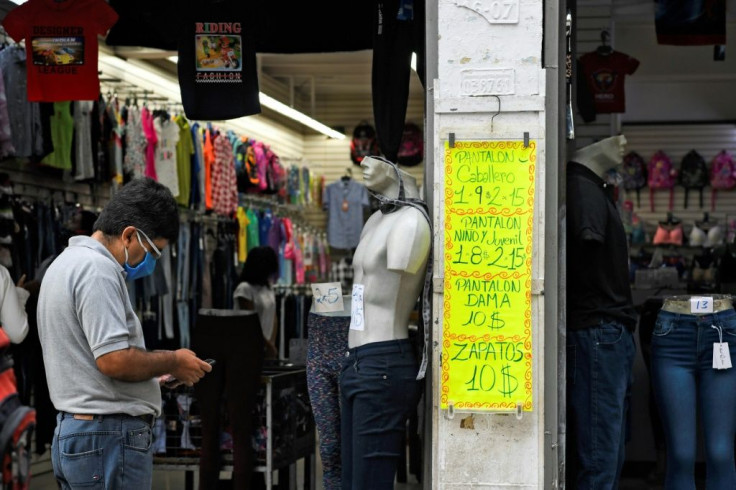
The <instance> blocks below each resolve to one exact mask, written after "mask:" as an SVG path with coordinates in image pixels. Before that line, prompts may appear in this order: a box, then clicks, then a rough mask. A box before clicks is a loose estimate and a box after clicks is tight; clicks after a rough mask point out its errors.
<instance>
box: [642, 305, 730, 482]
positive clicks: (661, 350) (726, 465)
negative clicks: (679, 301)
mask: <svg viewBox="0 0 736 490" xmlns="http://www.w3.org/2000/svg"><path fill="white" fill-rule="evenodd" d="M714 325H715V326H717V327H721V328H722V331H723V342H728V344H729V350H730V354H731V359H732V360H734V361H736V311H734V310H726V311H723V312H719V313H714V314H710V315H685V314H677V313H670V312H667V311H662V312H660V313H659V316H658V317H657V323H656V325H655V327H654V333H653V336H652V382H653V384H654V390H655V395H656V397H657V406H658V407H659V409H660V411H661V414H662V420H663V423H664V432H665V438H666V441H667V477H666V480H665V488H666V489H667V490H694V489H695V477H694V472H695V457H696V446H697V434H696V418H695V417H696V416H697V415H696V414H697V413H700V416H701V421H702V425H703V432H704V439H705V456H706V469H707V478H706V488H707V489H709V490H711V489H712V490H721V489H723V490H725V489H733V488H736V469H735V467H734V443H733V441H734V437H736V369H734V368H731V369H724V370H716V369H713V344H714V343H715V342H719V335H718V330H717V329H715V328H713V326H714Z"/></svg>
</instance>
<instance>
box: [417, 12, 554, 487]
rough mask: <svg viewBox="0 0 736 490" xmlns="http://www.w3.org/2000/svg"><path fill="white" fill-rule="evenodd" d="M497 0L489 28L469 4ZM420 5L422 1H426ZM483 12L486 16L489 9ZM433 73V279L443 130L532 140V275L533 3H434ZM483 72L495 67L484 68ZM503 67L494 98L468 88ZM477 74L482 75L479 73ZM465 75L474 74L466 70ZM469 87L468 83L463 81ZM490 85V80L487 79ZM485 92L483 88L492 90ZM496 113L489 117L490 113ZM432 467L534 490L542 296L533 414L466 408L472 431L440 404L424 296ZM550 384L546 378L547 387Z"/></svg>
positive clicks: (535, 305)
mask: <svg viewBox="0 0 736 490" xmlns="http://www.w3.org/2000/svg"><path fill="white" fill-rule="evenodd" d="M503 4H511V5H516V6H518V7H519V16H518V22H512V23H507V24H491V23H489V22H488V21H487V20H486V18H484V16H482V15H481V14H479V13H478V12H477V11H475V10H473V9H479V10H482V9H484V8H487V9H489V10H490V9H492V8H493V7H499V6H500V5H503ZM428 8H429V7H428ZM491 13H492V12H491ZM435 15H436V18H437V19H438V37H437V43H438V59H437V64H438V77H437V79H436V80H435V81H434V86H433V95H434V114H431V115H428V117H433V126H434V135H433V143H434V147H433V152H434V155H435V157H434V162H433V167H434V203H435V210H434V211H435V226H434V229H435V238H434V243H435V245H436V246H435V251H434V254H435V255H434V259H435V262H434V271H435V273H434V275H435V281H436V282H437V283H439V284H443V282H444V281H441V280H440V279H441V278H442V275H443V271H444V263H443V262H444V259H443V256H444V253H443V245H444V233H445V232H444V229H445V228H444V186H443V183H444V170H445V164H444V153H445V152H444V144H445V142H446V141H447V139H448V135H449V133H455V135H456V138H457V139H458V140H494V139H512V140H520V139H521V138H522V137H523V134H524V132H529V133H530V137H531V139H533V140H535V141H536V142H537V157H538V160H537V178H536V192H537V194H536V204H535V220H534V223H535V229H534V242H533V248H534V256H533V260H532V282H535V280H538V279H540V275H541V274H542V272H541V271H542V269H543V264H544V236H543V233H542V231H543V229H544V226H543V224H544V182H545V168H546V161H545V141H544V134H545V119H544V96H543V95H540V94H545V72H544V70H542V68H541V66H542V60H541V53H542V23H543V3H542V2H539V1H532V0H519V1H518V2H517V1H512V2H469V1H462V0H439V2H438V11H437V12H436V13H434V12H431V13H430V14H428V16H430V17H435ZM487 70H502V71H503V72H496V74H490V72H488V71H487ZM509 72H513V79H514V83H513V84H509V85H508V86H496V93H499V92H500V95H499V98H500V99H501V104H500V105H501V107H500V111H499V102H498V99H497V98H496V97H493V96H490V95H484V94H471V93H469V87H468V84H463V81H464V80H465V81H467V80H468V78H469V77H472V76H476V77H478V78H481V79H483V78H486V79H488V80H493V79H501V78H503V75H502V74H501V73H509ZM484 73H485V74H484ZM472 74H475V75H472ZM471 85H472V84H471ZM494 85H495V84H494ZM492 91H493V90H491V91H490V92H492ZM497 112H500V113H499V114H498V115H497V116H496V117H495V118H493V115H494V114H496V113H497ZM433 304H434V312H433V314H434V317H433V325H434V326H435V328H434V329H433V332H432V335H433V341H434V342H433V345H432V350H433V357H432V365H431V368H432V369H433V379H434V380H435V382H434V386H433V392H432V394H431V395H432V396H433V400H432V403H433V413H432V434H433V438H434V440H433V467H432V470H433V471H432V475H431V476H432V478H431V485H432V488H437V489H466V488H471V487H472V488H474V489H488V490H490V489H501V488H503V489H510V488H544V484H543V476H544V475H543V472H544V468H543V438H544V436H543V417H544V403H543V399H544V395H543V393H544V389H543V387H544V384H545V383H544V375H543V373H542V372H541V366H542V365H543V363H542V359H543V358H544V352H543V351H544V338H543V331H544V328H543V316H542V311H543V306H544V305H543V301H542V298H541V297H540V296H537V295H536V294H535V293H534V292H532V300H531V309H532V339H533V340H532V342H533V365H532V369H533V374H532V383H533V386H534V388H533V400H534V402H533V404H534V406H533V410H532V411H531V412H525V413H524V416H523V418H522V419H521V420H518V419H517V418H516V417H514V416H509V415H506V414H475V418H474V428H473V429H471V430H469V429H467V428H462V427H461V420H462V419H463V418H465V417H466V416H467V414H458V415H455V417H454V418H449V417H448V413H447V411H445V410H441V409H440V397H439V392H440V380H441V375H440V374H441V373H440V354H441V349H442V341H443V338H442V327H443V295H442V293H441V289H440V291H438V290H437V289H435V294H434V297H433ZM554 386H555V382H554V381H552V383H551V384H550V387H551V388H552V389H555V388H554Z"/></svg>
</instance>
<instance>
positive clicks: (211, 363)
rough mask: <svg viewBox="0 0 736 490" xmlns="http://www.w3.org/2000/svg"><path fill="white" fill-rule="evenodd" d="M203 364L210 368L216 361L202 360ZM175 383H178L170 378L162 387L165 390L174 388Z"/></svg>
mask: <svg viewBox="0 0 736 490" xmlns="http://www.w3.org/2000/svg"><path fill="white" fill-rule="evenodd" d="M204 362H206V363H207V364H209V365H210V366H214V365H215V363H216V362H217V361H215V360H214V359H204ZM177 383H179V380H178V379H176V378H174V377H173V376H172V377H171V379H169V380H168V381H165V382H164V386H165V387H167V388H174V387H175V386H176V385H177Z"/></svg>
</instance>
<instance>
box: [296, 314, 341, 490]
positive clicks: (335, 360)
mask: <svg viewBox="0 0 736 490" xmlns="http://www.w3.org/2000/svg"><path fill="white" fill-rule="evenodd" d="M308 323H309V344H308V349H307V387H308V389H309V400H310V402H311V403H312V410H313V412H314V420H315V423H316V425H317V431H318V432H319V455H320V458H321V460H322V470H323V482H324V489H325V490H339V489H340V488H342V483H341V477H340V475H341V473H342V464H341V462H340V392H339V388H340V384H339V377H340V366H341V362H342V360H343V359H345V352H346V351H347V350H348V328H349V326H350V317H349V316H347V317H328V316H321V315H316V314H314V313H310V314H309V320H308Z"/></svg>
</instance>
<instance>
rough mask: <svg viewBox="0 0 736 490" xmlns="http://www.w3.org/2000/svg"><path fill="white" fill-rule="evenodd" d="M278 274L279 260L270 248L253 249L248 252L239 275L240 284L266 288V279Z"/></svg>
mask: <svg viewBox="0 0 736 490" xmlns="http://www.w3.org/2000/svg"><path fill="white" fill-rule="evenodd" d="M278 273H279V259H278V257H277V256H276V252H274V250H273V249H272V248H271V247H255V248H253V249H252V250H251V251H250V252H248V257H246V259H245V264H244V265H243V272H241V273H240V282H247V283H248V284H252V285H254V286H268V279H269V278H270V277H273V276H274V275H276V274H278Z"/></svg>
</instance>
